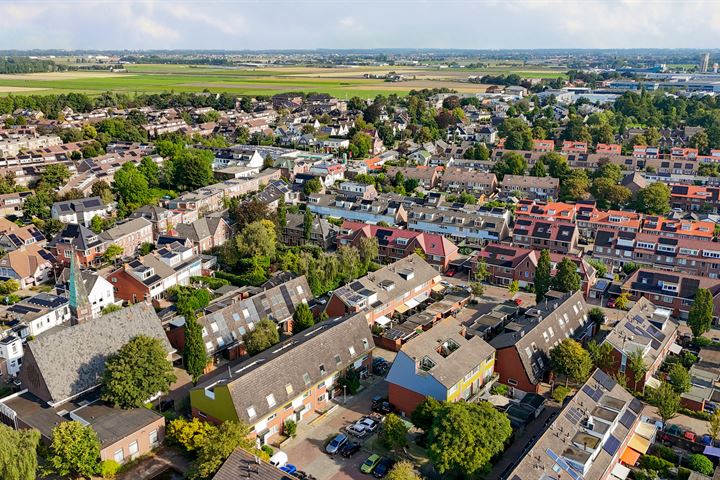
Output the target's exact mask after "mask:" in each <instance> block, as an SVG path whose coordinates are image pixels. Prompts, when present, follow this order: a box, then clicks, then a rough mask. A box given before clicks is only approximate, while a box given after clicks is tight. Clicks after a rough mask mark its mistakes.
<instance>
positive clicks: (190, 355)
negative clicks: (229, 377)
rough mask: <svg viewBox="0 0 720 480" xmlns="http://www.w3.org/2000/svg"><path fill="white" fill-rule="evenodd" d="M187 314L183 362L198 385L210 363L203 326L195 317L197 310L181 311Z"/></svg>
mask: <svg viewBox="0 0 720 480" xmlns="http://www.w3.org/2000/svg"><path fill="white" fill-rule="evenodd" d="M181 313H182V314H183V315H185V347H184V348H183V363H184V364H185V369H186V370H187V372H188V373H189V374H190V377H191V378H192V382H193V385H197V381H198V380H199V379H200V377H201V376H202V374H203V373H205V368H206V367H207V364H208V355H207V352H206V351H205V342H204V341H203V337H202V327H201V326H200V324H199V323H198V321H197V320H196V318H195V311H194V310H189V311H186V312H181Z"/></svg>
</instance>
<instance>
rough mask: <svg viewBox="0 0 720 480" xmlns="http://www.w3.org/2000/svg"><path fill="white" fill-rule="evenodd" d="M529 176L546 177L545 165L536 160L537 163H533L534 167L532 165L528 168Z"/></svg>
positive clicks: (540, 160)
mask: <svg viewBox="0 0 720 480" xmlns="http://www.w3.org/2000/svg"><path fill="white" fill-rule="evenodd" d="M530 176H532V177H545V176H547V170H546V169H545V164H544V163H543V161H542V159H538V161H537V162H535V165H533V166H532V167H531V168H530Z"/></svg>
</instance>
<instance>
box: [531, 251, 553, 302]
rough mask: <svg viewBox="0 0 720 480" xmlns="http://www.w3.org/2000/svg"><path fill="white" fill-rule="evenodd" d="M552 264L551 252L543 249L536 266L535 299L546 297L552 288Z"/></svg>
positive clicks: (538, 300)
mask: <svg viewBox="0 0 720 480" xmlns="http://www.w3.org/2000/svg"><path fill="white" fill-rule="evenodd" d="M551 271H552V264H551V262H550V252H549V251H548V250H543V251H542V252H541V253H540V259H539V260H538V264H537V267H535V282H534V283H535V301H536V302H537V303H540V301H541V300H542V299H543V298H545V294H546V293H547V292H548V291H549V290H550V284H551V283H552V275H551Z"/></svg>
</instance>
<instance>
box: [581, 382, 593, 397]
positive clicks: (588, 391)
mask: <svg viewBox="0 0 720 480" xmlns="http://www.w3.org/2000/svg"><path fill="white" fill-rule="evenodd" d="M582 391H583V392H585V395H587V396H588V397H591V398H592V396H593V394H594V393H595V390H594V389H592V388H590V386H589V385H585V386H583V387H582Z"/></svg>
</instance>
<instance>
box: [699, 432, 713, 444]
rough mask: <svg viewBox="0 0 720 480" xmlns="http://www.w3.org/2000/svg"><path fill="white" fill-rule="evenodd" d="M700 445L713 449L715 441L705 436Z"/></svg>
mask: <svg viewBox="0 0 720 480" xmlns="http://www.w3.org/2000/svg"><path fill="white" fill-rule="evenodd" d="M700 443H702V444H703V445H705V446H708V447H712V444H713V439H712V437H711V436H710V435H707V434H705V435H703V436H702V438H701V439H700Z"/></svg>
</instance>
